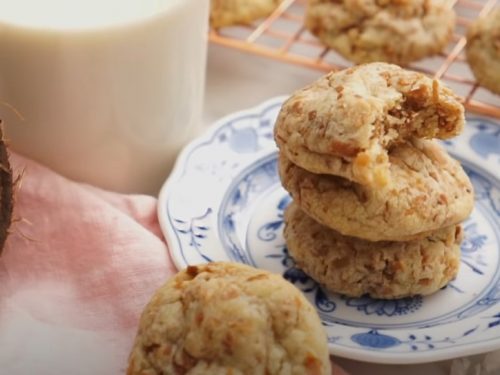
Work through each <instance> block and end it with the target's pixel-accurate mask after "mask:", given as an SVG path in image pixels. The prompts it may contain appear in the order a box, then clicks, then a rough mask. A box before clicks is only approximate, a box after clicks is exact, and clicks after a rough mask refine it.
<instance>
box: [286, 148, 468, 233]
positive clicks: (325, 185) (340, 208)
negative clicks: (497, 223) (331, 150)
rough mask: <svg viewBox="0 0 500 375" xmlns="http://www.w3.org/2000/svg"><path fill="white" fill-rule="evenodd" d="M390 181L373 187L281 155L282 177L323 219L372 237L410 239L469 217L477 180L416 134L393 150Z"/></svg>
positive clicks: (301, 201)
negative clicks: (310, 168)
mask: <svg viewBox="0 0 500 375" xmlns="http://www.w3.org/2000/svg"><path fill="white" fill-rule="evenodd" d="M389 159H390V163H391V169H390V173H391V178H392V180H393V183H392V184H391V186H386V187H384V188H370V187H367V186H364V185H360V184H356V183H353V182H350V181H348V180H346V179H343V178H341V177H337V176H332V175H324V174H323V175H321V174H315V173H311V172H308V171H306V170H305V169H303V168H301V167H299V166H297V165H295V164H293V163H292V162H290V161H289V160H288V159H287V158H286V157H285V156H284V155H280V159H279V173H280V178H281V182H282V184H283V186H284V188H285V189H286V190H288V191H289V192H290V194H291V196H292V197H293V198H294V200H295V201H296V202H297V203H298V204H299V205H300V207H301V208H302V209H303V210H304V211H305V212H306V213H307V214H308V215H309V216H311V217H313V218H314V219H315V220H317V221H318V222H320V223H322V224H323V225H326V226H328V227H330V228H332V229H335V230H336V231H338V232H340V233H341V234H343V235H346V236H353V237H359V238H362V239H366V240H369V241H409V240H412V239H415V238H421V237H423V236H425V235H426V234H427V233H428V232H431V231H435V230H437V229H439V228H443V227H447V226H451V225H453V224H457V223H459V222H461V221H463V220H464V219H465V218H467V217H468V216H469V214H470V213H471V211H472V208H473V205H474V193H473V187H472V184H471V182H470V180H469V178H468V177H467V175H466V174H465V172H464V170H463V169H462V167H461V166H460V164H459V163H458V162H457V161H456V160H454V159H452V158H451V157H450V156H449V155H448V154H447V153H446V151H445V150H444V149H443V148H442V147H441V146H440V145H438V144H437V143H436V142H435V141H431V140H417V139H413V140H412V141H411V142H408V143H404V144H401V145H398V146H394V147H393V148H392V150H391V152H390V153H389Z"/></svg>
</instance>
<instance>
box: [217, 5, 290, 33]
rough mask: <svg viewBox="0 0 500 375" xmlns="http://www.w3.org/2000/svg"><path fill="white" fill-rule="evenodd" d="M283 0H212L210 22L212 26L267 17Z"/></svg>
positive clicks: (235, 23)
mask: <svg viewBox="0 0 500 375" xmlns="http://www.w3.org/2000/svg"><path fill="white" fill-rule="evenodd" d="M281 1H283V0H251V1H249V0H212V1H211V8H210V24H211V25H212V27H214V28H220V27H224V26H231V25H241V24H243V25H245V24H250V23H252V22H253V21H255V20H258V19H259V18H263V17H267V16H268V15H270V14H271V13H272V12H274V10H275V9H276V8H277V7H278V5H279V4H280V3H281Z"/></svg>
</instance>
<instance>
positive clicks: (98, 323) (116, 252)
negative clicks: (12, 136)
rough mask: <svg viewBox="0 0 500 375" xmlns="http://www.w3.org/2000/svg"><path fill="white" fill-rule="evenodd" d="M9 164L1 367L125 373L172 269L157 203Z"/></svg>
mask: <svg viewBox="0 0 500 375" xmlns="http://www.w3.org/2000/svg"><path fill="white" fill-rule="evenodd" d="M11 164H12V167H13V170H14V173H15V175H20V176H21V177H20V180H19V183H18V186H17V188H16V199H15V208H14V220H15V222H14V223H13V225H12V227H11V234H10V236H9V238H8V240H7V243H6V246H5V249H4V251H3V255H2V257H1V258H0V347H1V348H2V350H0V364H1V367H2V371H1V372H2V373H5V374H10V375H24V374H34V373H36V374H38V375H45V374H47V375H49V374H50V375H53V374H72V375H79V374H82V375H87V374H92V375H99V374H103V375H105V374H106V375H110V374H120V373H124V371H125V368H126V363H127V356H128V353H129V351H130V348H131V346H132V342H133V339H134V336H135V333H136V329H137V322H138V319H139V316H140V313H141V311H142V310H143V308H144V306H145V304H146V303H147V301H148V300H149V298H150V297H151V295H152V294H153V292H154V291H155V289H156V288H158V287H159V286H160V285H162V284H163V283H164V282H165V281H166V280H167V278H168V277H169V276H171V275H173V274H174V273H175V272H176V270H175V268H174V266H173V263H172V261H171V259H170V258H169V255H168V251H167V247H166V244H165V241H164V239H163V237H162V234H161V230H160V227H159V223H158V220H157V215H156V205H157V200H156V199H155V198H153V197H149V196H142V195H122V194H117V193H111V192H106V191H103V190H100V189H97V188H95V187H92V186H89V185H86V184H81V183H76V182H73V181H70V180H68V179H66V178H64V177H61V176H60V175H58V174H56V173H54V172H53V171H51V170H49V169H47V168H45V167H43V166H41V165H39V164H37V163H35V162H33V161H31V160H29V159H26V158H24V157H22V156H20V155H17V154H14V153H13V154H12V155H11ZM335 371H341V370H335ZM337 373H340V372H337Z"/></svg>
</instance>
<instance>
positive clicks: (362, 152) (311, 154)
mask: <svg viewBox="0 0 500 375" xmlns="http://www.w3.org/2000/svg"><path fill="white" fill-rule="evenodd" d="M463 125H464V108H463V106H462V104H461V103H460V102H459V100H458V98H457V97H456V96H455V95H454V94H453V92H452V91H451V90H449V89H448V88H446V87H444V86H443V85H441V83H440V82H439V81H437V80H433V79H431V78H429V77H427V76H425V75H423V74H421V73H417V72H413V71H409V70H405V69H402V68H400V67H398V66H396V65H391V64H386V63H370V64H364V65H358V66H356V67H352V68H349V69H345V70H342V71H339V72H334V73H330V74H328V75H326V76H324V77H322V78H320V79H319V80H318V81H316V82H314V83H313V84H311V85H309V86H307V87H305V88H304V89H302V90H299V91H297V92H295V93H294V94H293V95H292V96H291V97H290V98H289V99H288V100H287V101H286V102H285V103H284V104H283V106H282V109H281V111H280V114H279V116H278V119H277V121H276V126H275V128H274V129H275V130H274V132H275V133H274V135H275V140H276V143H277V145H278V147H279V148H280V151H281V152H282V153H284V154H285V155H286V156H287V158H288V159H290V160H291V161H292V162H293V163H294V164H297V165H299V166H301V167H302V168H304V169H307V170H308V171H310V172H313V173H326V174H333V175H338V176H342V177H345V178H347V179H349V180H351V181H355V182H358V183H360V184H364V185H369V186H385V185H386V184H387V183H388V182H389V180H390V179H389V159H388V156H387V149H388V148H389V147H391V146H392V145H393V144H395V143H399V142H401V141H403V140H404V139H406V138H409V137H414V136H416V137H421V138H434V137H437V138H442V139H444V138H450V137H453V136H455V135H457V134H459V133H460V132H461V131H462V128H463Z"/></svg>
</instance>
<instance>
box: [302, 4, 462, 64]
mask: <svg viewBox="0 0 500 375" xmlns="http://www.w3.org/2000/svg"><path fill="white" fill-rule="evenodd" d="M452 4H453V1H450V0H404V1H401V0H382V1H379V0H339V1H331V0H309V3H308V7H307V13H306V20H305V24H306V27H307V28H308V29H309V30H310V31H311V32H312V33H313V34H314V35H316V36H317V37H318V38H319V39H320V41H321V42H322V43H323V44H325V45H326V46H328V47H330V48H332V49H334V50H336V51H337V52H339V53H340V54H341V55H342V56H344V57H345V58H347V59H348V60H351V61H353V62H355V63H364V62H371V61H385V62H391V63H395V64H399V65H406V64H408V63H409V62H411V61H415V60H419V59H421V58H423V57H426V56H430V55H434V54H436V53H438V52H440V51H442V50H443V48H444V47H445V46H446V44H447V43H448V41H449V40H450V38H451V36H452V32H453V29H454V26H455V12H454V10H453V8H452Z"/></svg>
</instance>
